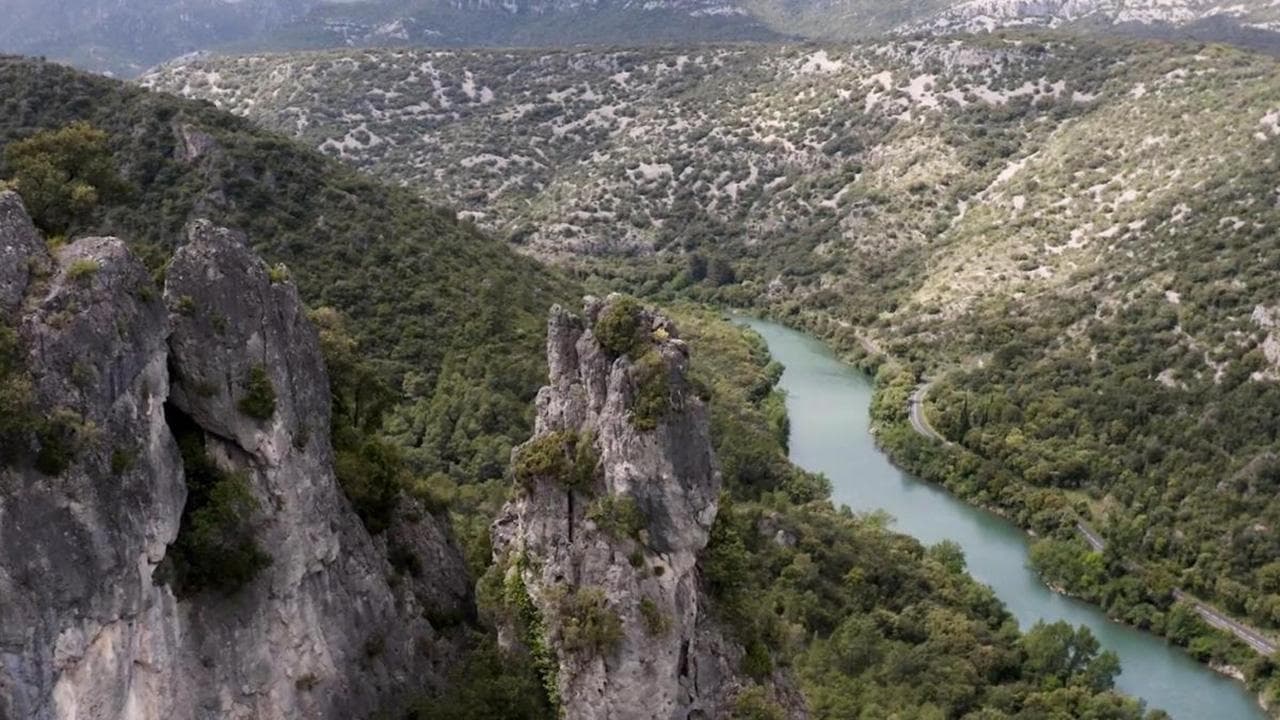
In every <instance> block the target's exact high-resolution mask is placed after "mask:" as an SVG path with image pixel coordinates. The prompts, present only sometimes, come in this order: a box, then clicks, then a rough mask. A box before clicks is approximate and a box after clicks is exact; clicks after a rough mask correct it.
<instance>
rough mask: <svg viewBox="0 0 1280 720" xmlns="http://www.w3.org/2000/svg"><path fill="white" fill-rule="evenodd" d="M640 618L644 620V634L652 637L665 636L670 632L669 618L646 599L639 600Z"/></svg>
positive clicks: (651, 601)
mask: <svg viewBox="0 0 1280 720" xmlns="http://www.w3.org/2000/svg"><path fill="white" fill-rule="evenodd" d="M640 617H641V618H642V619H643V620H644V629H645V632H647V633H649V634H650V635H652V636H654V637H658V636H661V635H666V634H667V632H668V631H669V630H671V618H670V617H667V614H666V613H664V612H662V610H661V609H660V608H659V607H658V605H657V603H655V602H654V601H653V600H651V599H649V598H647V597H643V598H640Z"/></svg>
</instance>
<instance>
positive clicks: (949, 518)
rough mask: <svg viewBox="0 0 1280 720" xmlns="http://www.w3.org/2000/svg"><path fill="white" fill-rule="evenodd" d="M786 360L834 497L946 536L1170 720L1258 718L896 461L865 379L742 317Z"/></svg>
mask: <svg viewBox="0 0 1280 720" xmlns="http://www.w3.org/2000/svg"><path fill="white" fill-rule="evenodd" d="M745 322H747V324H749V325H750V326H751V327H753V328H755V329H756V330H757V331H758V332H760V334H762V335H763V336H764V338H765V339H766V340H767V341H768V342H769V349H770V350H771V351H772V352H773V356H774V357H775V358H776V359H777V360H778V361H779V362H781V363H782V364H783V365H785V366H786V368H787V370H786V372H785V373H784V374H783V376H782V388H783V389H784V390H785V391H786V392H787V410H788V411H789V413H790V416H791V458H792V460H794V461H795V462H796V463H798V464H799V465H801V466H802V467H805V468H808V469H810V470H816V471H819V472H822V473H825V474H826V475H827V477H829V478H830V479H831V483H832V486H833V488H834V497H835V501H836V502H837V503H842V504H846V505H849V506H850V507H851V508H853V509H854V510H862V511H867V510H875V509H883V510H886V511H888V512H889V513H890V514H891V515H893V516H894V518H896V525H895V526H896V528H897V529H898V530H899V531H901V532H904V533H908V534H910V535H914V536H915V537H917V538H919V539H920V540H921V541H922V542H925V543H930V544H931V543H935V542H938V541H940V540H945V539H951V540H954V541H956V542H958V543H959V544H960V545H961V547H963V548H964V551H965V556H966V558H967V559H968V562H969V571H970V572H971V573H972V574H973V576H974V577H976V578H977V579H978V580H980V581H981V582H984V583H987V584H988V585H990V586H991V587H992V588H993V589H994V590H995V592H996V594H997V595H998V596H999V597H1000V599H1001V600H1003V601H1004V603H1005V605H1006V606H1008V608H1009V610H1010V612H1012V613H1013V614H1014V616H1015V617H1017V618H1018V622H1019V623H1021V624H1022V626H1023V627H1024V628H1026V627H1029V626H1030V625H1031V624H1032V623H1034V622H1035V621H1036V620H1038V619H1041V618H1043V619H1045V620H1049V621H1053V620H1066V621H1068V622H1071V623H1073V624H1076V625H1088V626H1089V627H1090V628H1091V629H1092V630H1093V632H1094V634H1095V635H1097V636H1098V639H1099V640H1100V641H1101V642H1102V645H1103V647H1105V648H1108V649H1110V650H1114V651H1115V652H1116V653H1117V654H1118V655H1119V656H1120V661H1121V664H1122V666H1123V669H1124V670H1123V672H1122V674H1121V675H1120V677H1119V678H1118V679H1117V681H1116V684H1117V686H1118V687H1119V689H1120V690H1122V691H1124V692H1127V693H1130V694H1132V695H1136V696H1138V697H1141V698H1143V699H1145V700H1146V701H1147V703H1148V704H1149V705H1150V706H1152V707H1159V708H1163V709H1164V710H1166V711H1168V712H1169V714H1170V715H1172V716H1173V717H1174V718H1176V719H1177V720H1264V718H1265V715H1264V714H1263V712H1262V710H1261V709H1260V708H1259V707H1258V706H1257V704H1256V702H1255V701H1254V698H1253V696H1252V695H1251V694H1250V693H1249V692H1248V691H1246V690H1245V688H1244V686H1243V685H1242V684H1240V683H1237V682H1234V681H1232V680H1230V679H1228V678H1225V677H1223V676H1221V675H1219V674H1217V673H1215V672H1213V671H1212V670H1210V669H1209V668H1208V667H1205V666H1204V665H1201V664H1199V663H1197V662H1195V661H1194V660H1192V659H1191V658H1190V657H1189V656H1188V655H1187V654H1186V653H1184V652H1183V651H1181V650H1180V649H1178V648H1176V647H1172V646H1170V645H1169V644H1167V643H1166V642H1165V641H1164V640H1162V639H1161V638H1158V637H1156V636H1154V635H1150V634H1148V633H1143V632H1140V631H1137V630H1134V629H1132V628H1129V627H1126V626H1124V625H1120V624H1117V623H1114V622H1111V621H1110V620H1108V619H1107V618H1106V616H1105V615H1104V614H1103V613H1102V611H1101V610H1099V609H1097V608H1095V607H1093V606H1091V605H1088V604H1086V603H1082V602H1078V601H1076V600H1072V599H1070V598H1066V597H1063V596H1061V595H1058V594H1056V593H1054V592H1052V591H1051V590H1049V589H1048V588H1047V587H1045V585H1044V584H1043V583H1042V582H1040V580H1039V578H1037V577H1036V575H1035V573H1033V572H1032V571H1031V570H1030V569H1029V568H1028V567H1027V548H1028V543H1029V540H1028V538H1027V536H1026V535H1025V534H1023V533H1022V531H1020V530H1019V529H1018V528H1016V527H1014V526H1013V525H1011V524H1010V523H1008V522H1006V521H1004V520H1002V519H1001V518H999V517H997V516H995V515H992V514H990V513H987V512H985V511H982V510H979V509H977V508H974V507H971V506H969V505H967V504H965V503H964V502H962V501H960V500H959V499H957V498H955V497H953V496H952V495H950V494H949V493H947V492H946V491H945V490H942V489H940V488H938V487H936V486H933V485H930V484H928V483H925V482H922V481H920V480H917V479H915V478H913V477H911V476H910V475H907V474H906V473H904V472H902V471H901V470H899V469H897V468H895V467H894V466H893V465H892V464H891V463H890V462H889V460H888V458H886V457H885V455H884V454H883V453H881V452H880V451H879V450H878V449H877V448H876V446H875V442H874V441H873V439H872V437H871V434H870V432H869V423H870V418H869V413H868V408H869V406H870V403H871V383H870V381H869V380H868V379H867V378H866V377H865V376H864V375H863V374H862V373H860V372H858V371H857V370H856V369H854V368H851V367H849V366H847V365H844V364H842V363H841V362H839V361H838V360H837V359H836V358H834V357H833V356H832V354H831V353H830V352H829V351H828V350H827V349H826V348H825V347H824V346H823V345H822V344H821V343H820V342H818V341H817V340H815V339H813V338H811V337H809V336H807V335H804V334H801V333H797V332H794V331H792V330H789V329H787V328H784V327H782V326H780V325H776V324H773V323H768V322H763V321H758V320H747V321H745Z"/></svg>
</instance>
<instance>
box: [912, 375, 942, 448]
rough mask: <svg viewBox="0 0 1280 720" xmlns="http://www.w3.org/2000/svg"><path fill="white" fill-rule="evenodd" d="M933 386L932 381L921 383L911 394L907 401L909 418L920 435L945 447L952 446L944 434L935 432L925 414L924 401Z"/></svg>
mask: <svg viewBox="0 0 1280 720" xmlns="http://www.w3.org/2000/svg"><path fill="white" fill-rule="evenodd" d="M931 385H933V382H932V381H930V382H925V383H921V384H920V385H919V386H918V387H916V389H915V390H914V391H913V392H912V393H911V397H910V398H909V399H908V400H907V417H908V418H910V420H911V427H912V429H914V430H915V431H916V432H917V433H918V434H920V435H923V436H924V437H926V438H929V439H930V440H933V441H935V442H940V443H942V444H943V445H950V444H951V441H949V440H947V439H946V438H944V437H942V434H941V433H939V432H938V431H937V430H934V429H933V426H932V425H930V424H929V418H928V416H926V415H925V412H924V399H925V397H926V396H927V395H928V394H929V386H931Z"/></svg>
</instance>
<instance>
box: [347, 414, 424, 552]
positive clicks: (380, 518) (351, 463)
mask: <svg viewBox="0 0 1280 720" xmlns="http://www.w3.org/2000/svg"><path fill="white" fill-rule="evenodd" d="M334 474H335V475H336V476H337V479H338V485H340V486H341V487H342V491H343V492H344V493H345V494H346V496H347V499H348V500H350V501H351V505H352V507H354V508H355V511H356V514H357V515H359V516H360V520H361V521H362V522H364V526H365V528H367V529H368V530H369V532H370V533H373V534H375V535H376V534H378V533H380V532H382V531H384V530H386V529H387V528H388V527H389V526H390V525H391V520H392V518H393V516H394V514H395V510H396V507H397V506H398V504H399V502H400V492H401V490H402V489H403V488H404V487H405V485H406V484H407V483H408V470H407V469H406V468H405V465H404V461H403V459H402V458H401V453H400V450H399V448H397V447H396V446H394V445H392V444H391V443H388V442H386V441H384V440H380V439H378V438H376V437H373V438H369V439H367V440H365V441H364V442H360V443H355V442H352V443H347V442H346V441H344V442H342V443H341V445H339V444H338V443H335V450H334Z"/></svg>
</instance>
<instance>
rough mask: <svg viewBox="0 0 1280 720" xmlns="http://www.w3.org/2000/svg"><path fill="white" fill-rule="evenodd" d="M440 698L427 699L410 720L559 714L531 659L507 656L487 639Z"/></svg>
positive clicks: (531, 718) (526, 718) (529, 719)
mask: <svg viewBox="0 0 1280 720" xmlns="http://www.w3.org/2000/svg"><path fill="white" fill-rule="evenodd" d="M445 687H446V688H447V690H446V691H445V692H444V694H443V695H441V696H439V697H431V698H422V699H420V700H418V701H417V702H415V703H414V704H413V705H412V706H411V707H410V710H409V713H408V715H407V716H406V720H554V718H555V717H556V714H555V712H554V711H553V710H552V707H551V704H550V703H549V702H548V701H547V698H546V694H545V693H544V692H543V688H542V687H541V681H540V680H539V678H538V672H537V670H536V668H534V667H533V663H532V662H531V661H530V658H529V656H527V655H525V654H523V653H518V652H504V651H503V650H502V649H501V648H499V647H498V644H497V642H495V640H494V638H492V637H489V636H486V637H484V638H482V639H481V640H480V641H479V643H478V644H477V647H475V648H474V649H473V650H472V651H471V652H470V654H468V655H467V658H466V659H465V660H464V661H463V662H462V663H460V664H457V665H455V666H454V668H453V670H452V672H450V673H449V680H448V682H447V683H445Z"/></svg>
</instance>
